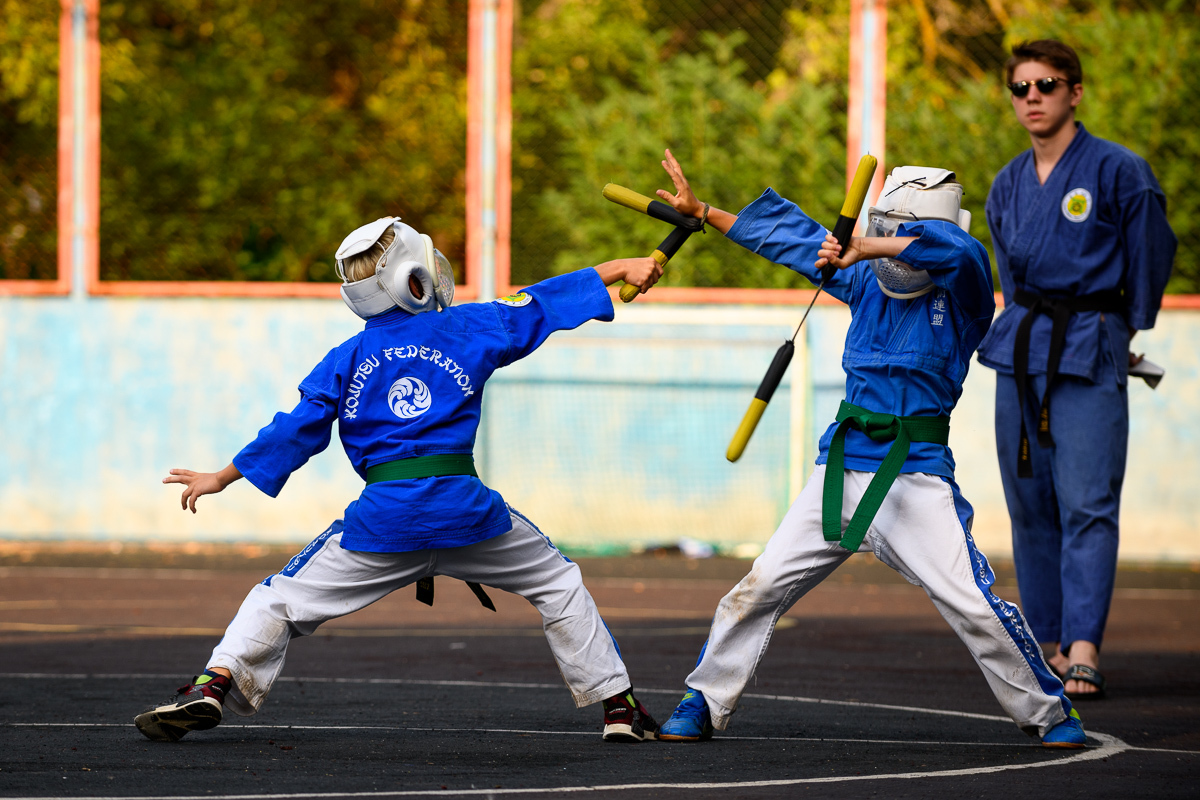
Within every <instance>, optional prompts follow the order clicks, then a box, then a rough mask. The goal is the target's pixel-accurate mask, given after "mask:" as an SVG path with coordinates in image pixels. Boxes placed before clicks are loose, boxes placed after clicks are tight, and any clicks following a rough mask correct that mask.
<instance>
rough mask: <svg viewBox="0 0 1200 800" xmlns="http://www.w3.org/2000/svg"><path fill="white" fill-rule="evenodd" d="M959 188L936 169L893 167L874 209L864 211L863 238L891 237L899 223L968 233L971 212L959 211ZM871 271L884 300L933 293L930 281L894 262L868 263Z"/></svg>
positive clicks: (923, 273) (948, 175)
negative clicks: (942, 224) (940, 224)
mask: <svg viewBox="0 0 1200 800" xmlns="http://www.w3.org/2000/svg"><path fill="white" fill-rule="evenodd" d="M962 193H963V188H962V184H961V183H958V181H957V180H955V177H954V173H953V172H951V171H950V170H946V169H938V168H936V167H896V168H895V169H893V170H892V174H890V175H888V176H887V180H886V181H884V183H883V191H882V192H880V194H879V200H878V202H877V204H876V205H874V206H872V207H871V208H870V209H869V210H868V211H867V233H866V235H867V236H895V235H896V231H897V230H898V229H899V227H900V225H901V223H904V222H916V221H917V220H925V219H940V220H944V221H946V222H950V223H952V224H954V225H957V226H958V227H960V228H962V229H963V230H964V231H968V232H969V230H970V227H971V212H970V211H964V210H963V209H962ZM870 263H871V271H872V272H874V273H875V280H876V281H878V282H879V288H880V289H882V290H883V293H884V294H886V295H887V296H888V297H895V298H898V299H900V300H908V299H910V298H913V297H920V296H921V295H923V294H925V293H927V292H931V291H933V279H932V278H930V277H929V273H928V272H926V271H925V270H923V269H913V268H912V267H911V266H909V265H908V264H905V263H904V262H903V261H897V260H896V259H894V258H873V259H871V262H870Z"/></svg>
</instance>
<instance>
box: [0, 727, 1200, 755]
mask: <svg viewBox="0 0 1200 800" xmlns="http://www.w3.org/2000/svg"><path fill="white" fill-rule="evenodd" d="M0 727H9V728H128V727H129V723H127V722H6V723H0ZM231 729H236V730H239V731H245V730H268V731H404V732H406V733H512V734H520V735H523V736H595V735H596V732H595V731H548V730H545V729H540V730H525V729H522V728H428V727H420V726H405V725H285V724H279V725H241V724H238V723H236V722H235V723H233V724H226V725H224V726H223V728H222V730H231ZM720 738H721V741H723V742H843V743H848V744H906V745H907V744H927V745H935V746H937V747H1012V748H1020V749H1027V748H1036V749H1038V750H1039V751H1040V750H1041V749H1042V747H1041V745H1039V744H1025V743H1020V742H1018V743H1014V742H935V741H926V740H923V739H847V738H839V737H836V736H725V735H722V736H721V737H720ZM1129 749H1130V750H1148V751H1153V752H1167V753H1186V752H1189V751H1187V750H1163V751H1159V750H1155V749H1154V748H1144V747H1131V748H1129ZM1194 755H1200V753H1195V754H1194Z"/></svg>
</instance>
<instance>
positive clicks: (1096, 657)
mask: <svg viewBox="0 0 1200 800" xmlns="http://www.w3.org/2000/svg"><path fill="white" fill-rule="evenodd" d="M1062 661H1063V663H1064V664H1066V665H1067V666H1066V667H1065V668H1063V669H1061V670H1059V671H1060V672H1064V673H1065V672H1066V671H1067V669H1069V668H1070V667H1073V666H1075V665H1076V664H1082V665H1083V666H1085V667H1091V668H1092V669H1095V670H1098V669H1100V651H1099V650H1097V649H1096V645H1094V644H1092V643H1091V642H1088V641H1084V640H1083V639H1079V640H1076V641H1074V642H1071V646H1070V647H1068V648H1067V654H1066V655H1065V656H1064V657H1063V659H1062ZM1051 664H1053V665H1054V668H1055V669H1059V668H1058V665H1057V664H1054V661H1053V660H1051ZM1064 688H1065V689H1066V690H1067V694H1071V695H1076V694H1095V693H1097V692H1099V691H1100V687H1099V686H1096V685H1094V684H1091V683H1088V682H1087V681H1074V680H1071V681H1067V682H1066V684H1065V686H1064Z"/></svg>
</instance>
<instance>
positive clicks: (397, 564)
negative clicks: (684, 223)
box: [134, 217, 662, 742]
mask: <svg viewBox="0 0 1200 800" xmlns="http://www.w3.org/2000/svg"><path fill="white" fill-rule="evenodd" d="M337 263H338V271H339V274H340V275H341V277H342V279H343V281H344V283H343V286H342V297H343V299H344V300H345V301H346V303H347V305H349V306H350V308H351V309H352V310H353V311H354V312H355V313H356V314H358V315H359V316H360V317H363V318H364V319H365V320H366V326H365V329H364V330H363V331H362V333H359V334H358V335H356V336H354V337H352V338H351V339H349V340H347V341H345V342H343V343H342V344H340V345H338V346H337V347H335V348H334V349H333V350H330V351H329V353H328V355H326V356H325V358H324V359H322V361H321V363H320V364H318V365H317V366H316V368H315V369H314V370H313V371H312V372H311V373H310V374H309V376H308V377H307V378H305V379H304V381H303V382H302V383H301V384H300V403H299V405H297V406H296V408H295V409H293V410H292V411H290V412H288V413H283V412H280V413H279V414H276V415H275V419H274V420H273V421H272V422H271V424H269V425H268V426H267V427H265V428H263V429H262V430H261V431H259V434H258V438H257V439H255V440H254V441H253V442H251V443H250V444H249V445H247V446H246V447H245V448H244V449H243V450H242V451H241V452H240V453H238V454H237V456H235V457H234V459H233V462H232V463H231V464H230V465H229V466H227V467H225V468H224V469H223V470H221V471H220V472H215V473H197V472H192V471H190V470H183V469H173V470H171V472H170V475H169V476H168V477H167V478H165V479H164V480H163V482H164V483H179V484H183V485H184V486H185V487H186V488H185V490H184V492H183V497H182V501H181V502H182V505H183V507H184V508H185V509H188V508H190V509H191V511H192V512H193V513H195V511H196V500H197V499H199V498H200V497H202V496H203V495H206V494H215V493H217V492H220V491H222V490H223V489H224V488H225V487H226V486H228V485H229V484H230V483H232V482H233V481H235V480H238V479H239V478H242V477H244V478H246V479H247V480H248V481H250V482H251V483H252V484H254V485H255V486H256V487H258V488H259V489H261V490H262V491H263V492H265V493H266V494H268V495H270V496H272V497H275V496H277V495H278V494H279V491H280V490H281V489H282V488H283V485H284V483H285V482H286V481H287V479H288V476H290V475H291V473H292V472H294V471H295V470H297V469H299V468H300V467H301V466H302V465H303V464H304V463H305V462H306V461H307V460H308V459H309V458H310V457H311V456H313V455H315V454H317V453H319V452H321V451H323V450H324V449H325V448H326V447H327V446H328V445H329V441H330V434H331V428H332V426H333V423H334V421H335V420H336V421H337V424H338V434H339V436H340V438H341V440H342V446H343V447H344V448H345V451H346V455H347V456H348V457H349V459H350V462H351V464H352V465H353V467H354V469H355V471H356V472H357V473H358V474H359V476H361V477H362V479H363V480H364V481H365V484H366V485H365V487H364V489H363V492H362V494H361V495H360V496H359V498H358V499H357V500H355V501H354V502H352V503H350V505H349V506H348V507H347V508H346V512H345V516H344V518H343V519H339V520H335V521H334V523H333V524H332V525H330V526H329V528H328V529H326V530H325V532H324V533H322V534H321V535H320V536H318V537H317V538H316V539H315V540H313V542H312V543H311V544H309V545H308V546H307V547H305V548H304V550H302V551H301V552H300V553H299V554H298V555H297V556H296V557H295V558H293V559H292V560H291V561H290V562H288V564H287V566H286V567H284V569H283V570H282V571H280V572H278V573H277V574H275V575H272V576H270V577H269V578H267V579H266V580H265V581H263V582H262V583H261V584H259V585H257V586H255V587H254V588H253V589H252V590H251V591H250V594H249V595H248V596H247V597H246V600H245V601H244V602H243V603H242V606H241V609H240V610H239V611H238V613H237V616H236V617H234V619H233V622H231V623H230V625H229V628H228V629H227V630H226V632H225V636H224V638H223V639H222V640H221V641H220V643H219V644H218V645H217V646H216V649H215V650H213V654H212V656H211V658H210V659H209V661H208V665H207V668H206V669H205V670H204V673H203V674H202V675H199V676H197V677H196V678H195V679H193V681H192V682H191V683H189V684H187V685H185V686H183V687H182V688H180V689H179V690H178V691H177V693H176V696H175V697H173V698H172V699H171V700H169V701H168V702H166V703H164V704H162V705H160V706H156V707H154V708H151V709H149V710H147V711H146V712H144V713H142V714H140V715H138V716H137V717H136V719H135V720H134V722H135V724H136V725H137V728H138V730H140V731H141V732H142V733H143V734H145V735H146V736H147V737H148V738H150V739H153V740H157V741H176V740H178V739H179V738H181V737H182V736H184V735H185V734H186V733H188V732H189V731H192V730H206V729H209V728H212V727H215V726H216V725H217V724H219V723H220V721H221V717H222V708H223V707H224V706H225V705H228V706H229V707H231V708H232V709H233V711H234V712H236V713H237V714H240V715H243V716H249V715H251V714H254V713H255V712H256V711H257V710H258V709H259V708H260V707H261V706H262V704H263V701H264V700H265V699H266V697H267V693H268V692H269V691H270V689H271V686H272V684H273V683H274V682H275V680H276V678H277V677H278V676H279V673H280V670H281V669H282V668H283V662H284V655H285V653H286V649H287V645H288V642H289V641H290V640H291V638H292V637H294V636H307V635H309V634H311V633H313V632H314V631H315V630H316V629H317V627H318V626H319V625H320V624H321V623H322V622H325V621H327V620H330V619H333V618H335V617H340V616H343V615H345V614H349V613H351V612H352V611H355V610H357V609H360V608H364V607H365V606H367V605H370V604H371V603H373V602H375V601H376V600H379V599H380V598H382V597H384V596H386V595H387V594H389V593H391V592H393V591H395V590H397V589H400V588H403V587H405V586H408V585H409V584H412V583H415V582H422V583H421V584H418V586H419V590H418V596H419V597H420V596H421V588H422V587H425V592H426V595H427V600H426V602H432V583H431V581H432V578H433V576H435V575H449V576H452V577H455V578H460V579H462V580H464V581H467V582H468V583H469V584H470V585H471V587H472V589H473V590H474V591H475V592H476V594H477V595H479V597H480V599H481V601H483V602H484V604H485V605H487V606H489V607H491V601H490V600H488V599H487V596H486V594H485V593H484V592H483V590H482V588H480V587H479V584H481V583H486V584H487V585H488V586H494V587H496V588H498V589H503V590H504V591H508V592H513V593H515V594H519V595H521V596H522V597H525V598H526V599H527V600H529V602H530V603H532V604H533V605H534V606H535V607H536V608H537V610H538V611H539V612H540V613H541V615H542V620H543V624H544V627H545V630H546V633H547V637H546V638H547V641H548V643H549V645H550V649H551V651H552V653H553V654H554V657H555V659H556V660H557V662H558V666H559V669H560V671H561V672H562V676H563V679H564V681H565V682H566V684H567V687H568V688H569V689H570V691H571V694H572V696H573V697H574V700H575V703H576V705H577V706H579V707H582V706H585V705H589V704H591V703H595V702H597V701H603V703H604V739H605V740H606V741H628V742H639V741H642V740H644V739H653V738H654V735H655V731H656V730H657V728H658V726H657V724H656V723H655V722H654V719H653V718H652V717H651V716H650V715H649V713H647V712H646V710H645V708H644V707H643V706H642V705H641V704H640V703H639V702H638V701H637V699H636V698H635V697H634V696H633V694H632V689H631V685H630V680H629V675H628V673H627V672H626V670H625V666H624V664H623V663H622V661H621V655H620V651H619V650H618V649H617V645H616V642H615V641H614V640H613V637H612V635H611V634H610V633H609V631H608V629H607V627H606V626H605V624H604V621H603V620H602V619H601V618H600V613H599V611H598V610H597V608H596V604H595V602H594V601H593V599H592V597H591V595H590V594H589V593H588V591H587V589H586V588H585V587H584V585H583V580H582V578H581V576H580V572H579V567H578V566H577V565H575V564H574V563H572V562H571V561H570V560H569V559H567V558H566V557H565V556H564V555H562V553H560V552H559V551H558V550H557V549H556V548H555V547H554V544H553V543H552V542H551V541H550V540H549V539H548V538H547V537H546V536H545V534H543V533H542V532H541V531H539V530H538V529H537V528H536V527H535V526H534V525H533V523H531V522H530V521H529V520H528V519H526V518H525V517H524V516H522V515H521V514H520V513H518V512H517V511H516V510H515V509H512V508H510V507H509V506H508V505H506V504H505V502H504V499H503V498H502V497H501V496H500V494H499V493H497V492H496V491H494V490H493V489H490V488H488V487H487V486H485V485H484V484H483V483H482V482H481V481H480V480H479V478H478V476H477V475H476V472H475V467H474V462H473V459H472V448H473V445H474V443H475V433H476V429H477V428H478V426H479V417H480V409H481V403H482V400H483V387H484V384H485V383H486V382H487V380H488V378H490V377H491V375H492V373H493V372H494V371H495V370H496V369H498V368H500V367H503V366H506V365H508V364H511V363H513V362H514V361H516V360H518V359H520V358H524V357H525V356H527V355H529V354H530V353H532V352H533V351H534V350H536V349H537V348H538V346H539V345H541V344H542V342H544V341H545V340H546V338H547V337H548V336H549V335H550V334H551V333H553V332H554V331H560V330H570V329H572V328H576V327H578V326H580V325H582V324H583V323H584V322H586V321H587V320H590V319H601V320H611V319H612V318H613V306H612V301H611V300H610V298H609V295H608V292H607V291H606V290H605V287H606V286H608V285H611V284H613V283H615V282H616V281H618V280H622V281H625V282H626V283H632V284H635V285H637V286H640V287H641V290H642V291H643V292H644V291H646V290H647V289H649V288H650V287H651V286H653V285H654V284H655V283H656V282H657V280H658V278H659V277H660V276H661V274H662V269H661V267H659V265H658V263H657V262H655V261H654V260H653V259H651V258H632V259H624V260H617V261H608V262H605V263H603V264H600V265H599V266H597V267H595V268H594V269H592V268H588V269H582V270H579V271H578V272H574V273H571V274H568V275H561V276H557V277H554V278H551V279H549V280H546V281H543V282H542V283H539V284H537V285H535V286H531V287H529V288H528V289H526V290H525V291H523V292H521V293H519V294H516V295H512V296H510V297H504V298H501V299H499V300H497V301H495V302H492V303H471V304H468V305H464V306H454V307H452V306H451V304H452V303H453V300H454V277H453V272H452V271H451V270H450V265H449V263H448V262H447V261H446V259H445V258H444V257H443V256H442V254H441V253H440V252H438V251H437V250H436V249H434V247H433V242H432V240H431V239H430V238H429V237H428V236H426V235H424V234H420V233H418V232H417V231H416V230H414V229H413V228H411V227H410V226H408V225H405V224H404V223H402V222H401V221H400V219H399V217H386V218H383V219H380V220H377V221H376V222H373V223H370V224H368V225H364V226H363V227H361V228H359V229H358V230H356V231H354V232H353V233H351V234H350V236H348V237H347V238H346V240H345V241H344V242H343V243H342V246H341V248H340V249H339V250H338V253H337Z"/></svg>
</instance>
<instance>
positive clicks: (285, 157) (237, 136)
mask: <svg viewBox="0 0 1200 800" xmlns="http://www.w3.org/2000/svg"><path fill="white" fill-rule="evenodd" d="M466 14H467V0H440V1H439V2H432V3H413V2H408V0H372V1H370V2H367V1H364V2H357V3H348V2H343V1H342V0H309V1H308V2H304V3H284V4H279V3H268V2H263V0H253V1H252V2H246V0H203V2H201V0H170V2H168V1H166V0H124V1H123V2H121V3H116V2H102V3H101V6H100V43H101V48H102V59H103V67H102V74H101V93H102V120H103V136H102V144H101V148H102V152H101V187H100V195H101V196H100V202H101V214H100V228H101V233H100V271H101V278H103V279H106V280H125V279H133V280H249V281H332V280H336V273H335V268H334V263H333V253H334V251H335V250H336V248H337V245H338V243H339V242H340V241H341V240H342V238H343V237H344V236H345V235H346V234H347V233H348V232H350V231H351V230H353V229H354V228H356V227H358V226H359V225H361V224H363V223H364V222H366V221H368V220H372V219H376V218H378V217H381V216H385V215H397V216H400V217H402V218H403V219H404V220H405V221H406V222H408V223H409V224H412V225H414V226H416V227H417V228H418V229H420V230H422V231H424V232H427V233H429V234H430V235H431V236H433V238H434V239H435V240H436V241H437V242H438V246H439V248H441V249H442V250H443V251H444V252H445V253H446V254H447V255H448V256H449V257H450V259H451V261H452V263H454V265H455V266H456V268H458V270H459V275H458V278H459V280H460V281H461V280H463V279H464V273H463V262H464V252H465V238H466V231H465V211H464V198H463V188H464V187H463V174H464V170H465V162H466V98H465V85H466V63H467V27H466Z"/></svg>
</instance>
